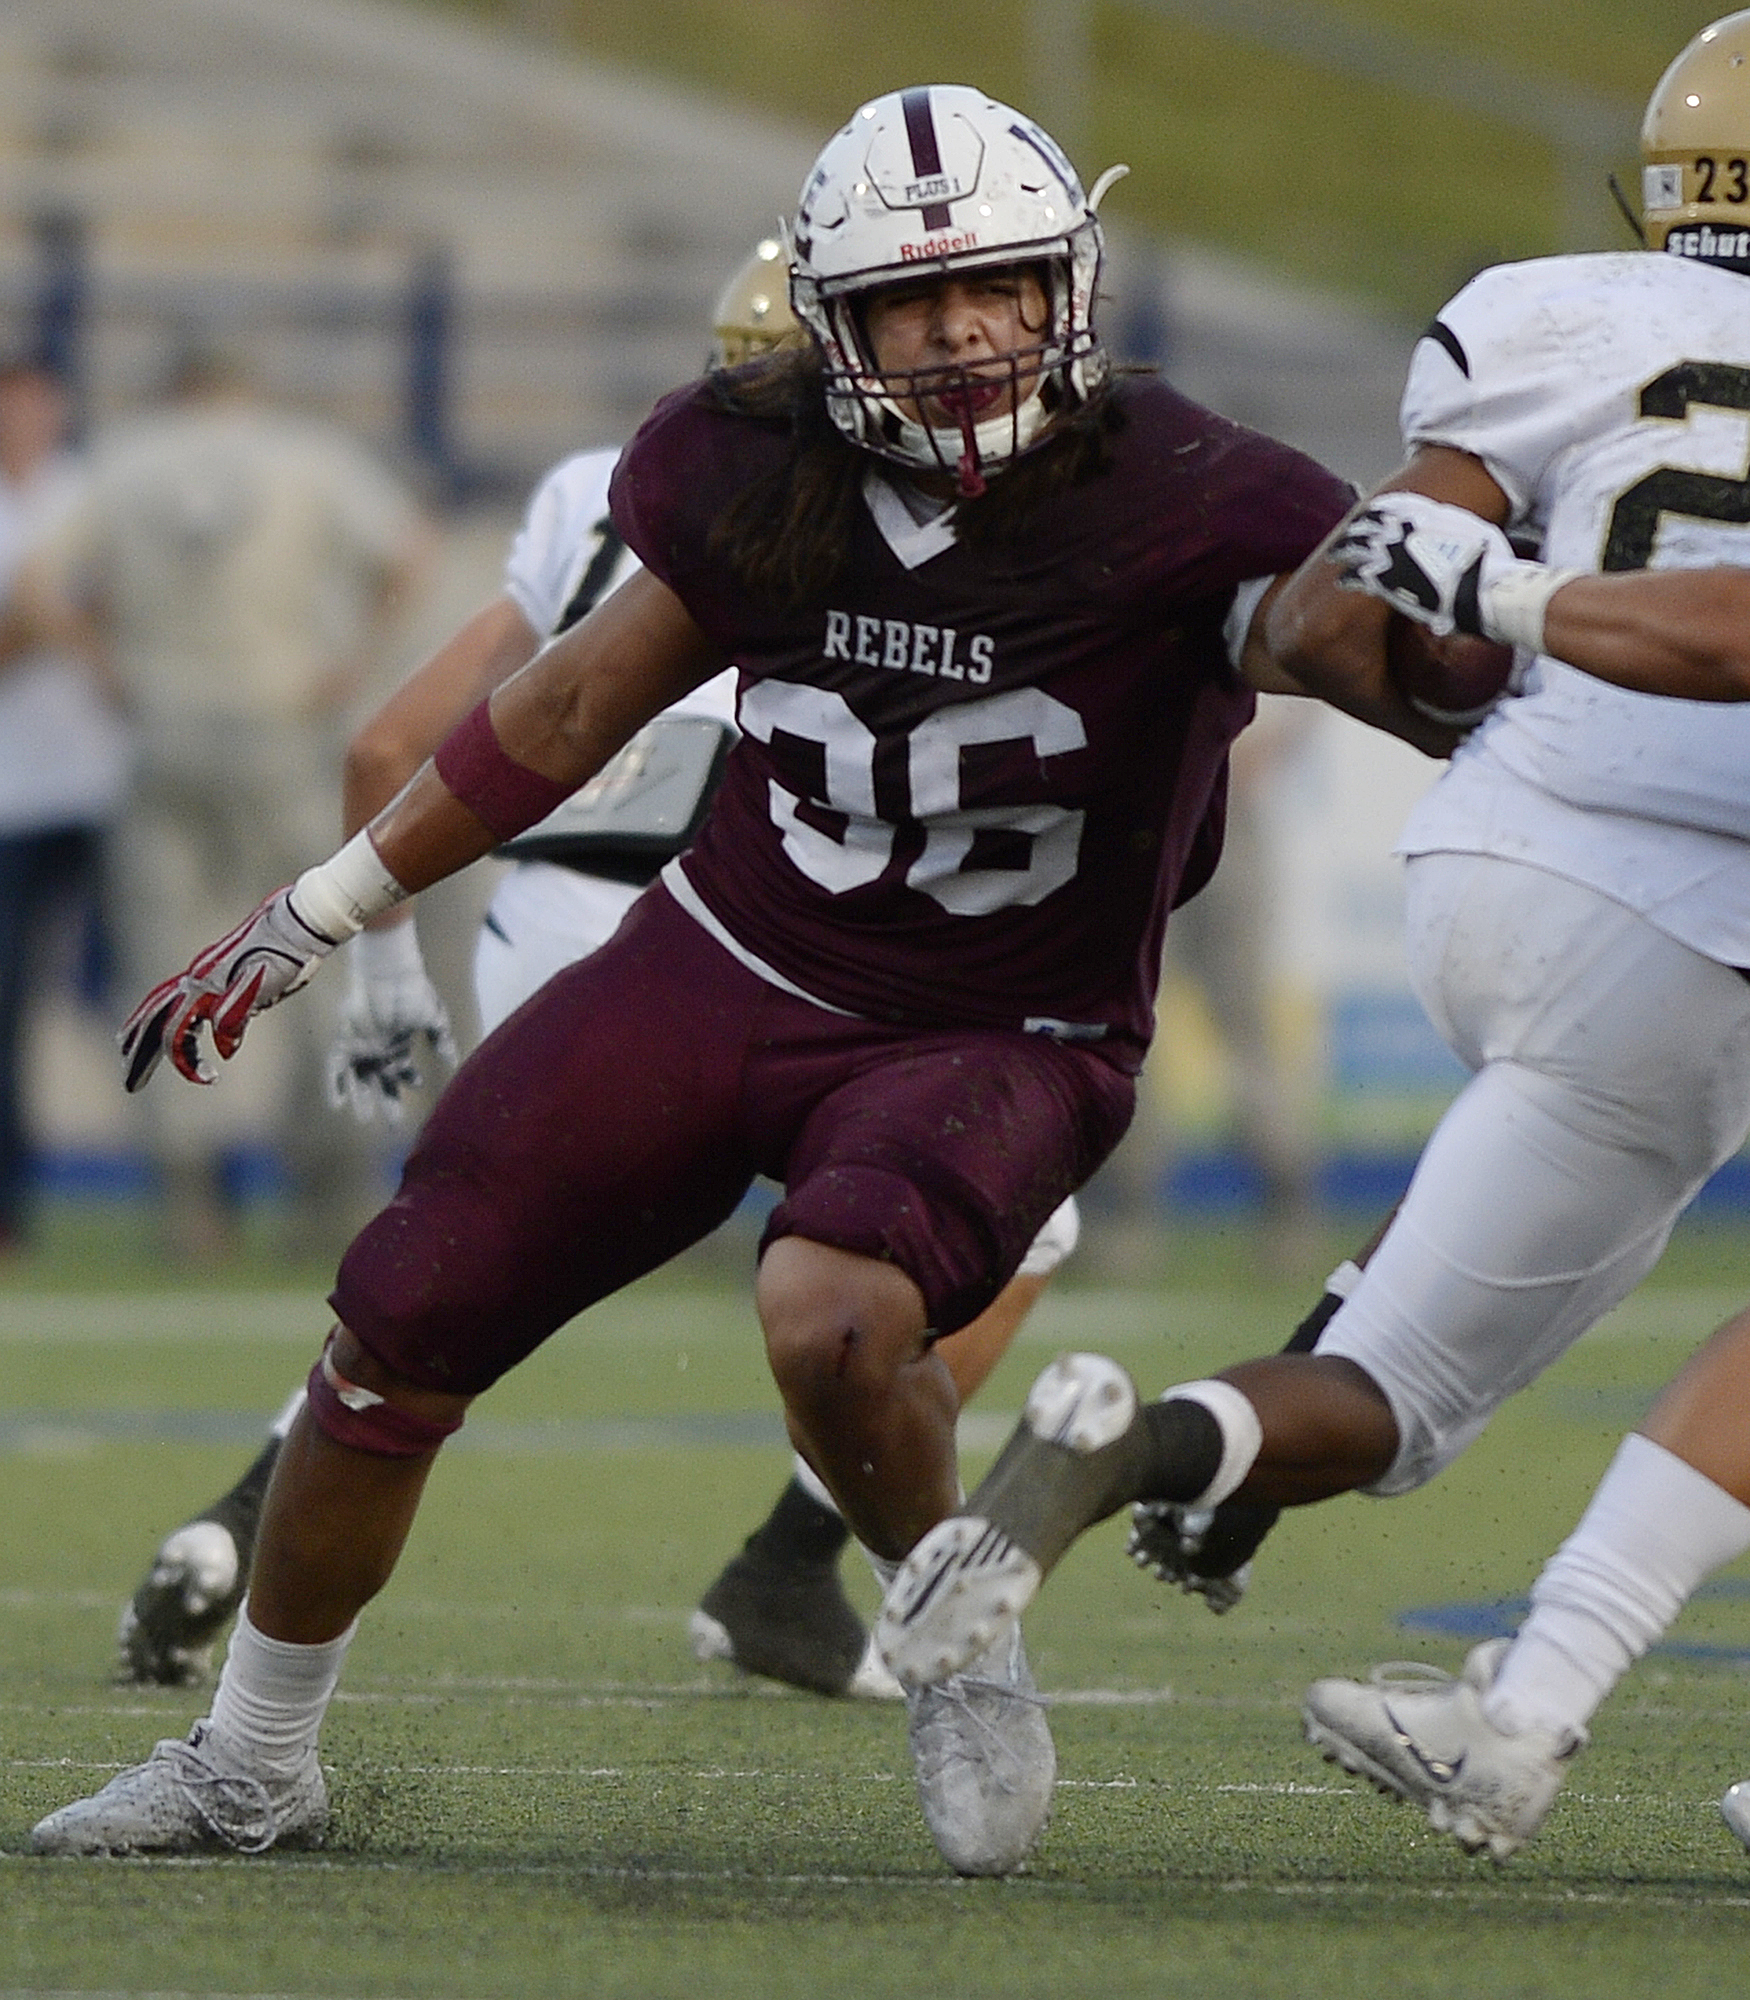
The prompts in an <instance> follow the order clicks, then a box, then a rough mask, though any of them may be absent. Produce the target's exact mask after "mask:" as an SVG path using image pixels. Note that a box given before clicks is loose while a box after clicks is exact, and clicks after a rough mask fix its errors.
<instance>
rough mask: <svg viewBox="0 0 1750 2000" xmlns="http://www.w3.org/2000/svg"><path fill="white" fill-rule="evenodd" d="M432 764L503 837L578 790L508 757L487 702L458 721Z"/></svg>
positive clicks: (520, 829) (478, 816)
mask: <svg viewBox="0 0 1750 2000" xmlns="http://www.w3.org/2000/svg"><path fill="white" fill-rule="evenodd" d="M433 762H434V763H435V764H436V765H437V774H438V776H439V777H440V778H442V779H443V781H444V783H445V784H446V785H447V786H448V787H449V788H450V790H451V791H452V792H454V793H455V795H456V797H457V798H458V799H460V800H461V802H462V804H463V805H465V806H466V807H467V808H468V810H469V811H470V812H471V813H472V814H473V815H474V817H475V818H476V819H478V820H479V821H481V823H482V824H483V825H485V826H487V827H488V828H490V829H491V831H492V833H493V834H494V835H495V836H496V837H497V838H498V839H499V840H510V839H513V838H514V837H515V836H516V835H517V834H519V833H524V832H526V831H527V830H528V829H529V828H530V827H531V826H533V825H535V824H536V822H537V821H539V820H543V819H545V818H546V817H547V815H548V814H549V813H550V812H552V811H553V810H554V809H555V808H556V807H558V806H562V805H563V804H564V803H565V801H566V800H567V799H568V798H570V796H571V794H572V793H573V792H574V791H575V790H576V789H577V787H576V786H575V785H565V784H561V783H560V782H559V781H558V780H557V779H555V778H543V777H542V776H541V774H540V772H539V771H531V770H530V769H529V767H528V765H527V764H519V763H518V762H517V761H516V759H515V758H514V757H511V756H509V755H507V754H506V751H505V748H504V745H503V744H502V743H500V742H499V740H498V732H497V731H496V730H495V729H494V728H493V726H492V714H491V711H490V709H489V707H488V705H487V703H486V702H482V703H481V704H480V706H479V707H478V708H476V709H474V710H472V711H471V712H470V713H469V714H468V715H466V716H465V717H464V718H463V719H462V720H461V721H460V722H458V723H457V724H456V726H455V728H454V729H452V730H451V731H450V733H449V735H448V736H446V737H445V738H444V740H443V741H442V742H441V743H440V744H439V745H438V749H437V756H436V757H435V758H434V759H433Z"/></svg>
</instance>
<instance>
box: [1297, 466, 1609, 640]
mask: <svg viewBox="0 0 1750 2000" xmlns="http://www.w3.org/2000/svg"><path fill="white" fill-rule="evenodd" d="M1330 554H1331V560H1332V561H1333V562H1335V563H1336V564H1337V565H1338V568H1339V571H1340V574H1339V576H1338V582H1339V583H1340V584H1341V585H1342V586H1343V588H1344V589H1346V590H1364V591H1366V593H1367V594H1368V596H1369V597H1377V598H1378V599H1380V601H1381V602H1382V603H1385V604H1389V605H1390V606H1391V608H1392V609H1393V610H1394V611H1401V612H1402V613H1403V614H1404V616H1405V617H1406V618H1413V619H1414V620H1415V622H1416V623H1417V624H1418V625H1425V626H1427V627H1428V629H1429V630H1430V631H1431V632H1435V633H1438V634H1439V635H1440V636H1441V637H1443V638H1444V637H1445V636H1446V634H1447V633H1449V632H1467V633H1469V634H1471V635H1472V636H1473V637H1476V638H1483V639H1495V640H1498V641H1500V642H1502V643H1504V644H1506V645H1510V646H1524V647H1526V648H1528V649H1529V650H1530V651H1532V652H1534V653H1541V652H1542V651H1543V616H1544V611H1545V608H1546V607H1547V605H1548V603H1549V600H1550V599H1551V598H1552V597H1553V596H1554V595H1555V594H1556V592H1557V591H1558V590H1560V589H1561V587H1562V585H1563V584H1565V583H1570V582H1572V581H1573V579H1574V578H1575V577H1576V576H1577V575H1578V574H1579V573H1580V572H1579V571H1577V570H1571V569H1550V568H1548V567H1547V566H1546V565H1545V564H1543V563H1536V562H1526V561H1524V560H1523V559H1522V558H1521V557H1519V556H1517V555H1515V554H1514V552H1513V545H1512V543H1511V542H1509V541H1508V539H1507V537H1506V536H1505V535H1504V534H1502V532H1501V530H1500V529H1499V528H1497V527H1496V526H1495V525H1494V524H1493V523H1492V522H1490V521H1485V520H1484V519H1483V518H1482V517H1481V515H1478V514H1473V513H1471V512H1470V510H1469V509H1468V508H1465V507H1453V506H1449V505H1448V504H1447V503H1446V502H1445V501H1444V500H1430V499H1428V498H1427V496H1426V495H1425V494H1421V493H1380V494H1377V495H1375V497H1374V498H1373V499H1372V500H1370V501H1369V502H1368V503H1367V505H1366V506H1365V507H1363V508H1362V509H1361V511H1360V513H1358V514H1357V515H1356V516H1355V517H1354V519H1353V520H1352V521H1350V522H1349V523H1348V525H1347V526H1346V527H1345V528H1344V529H1343V530H1342V531H1341V533H1340V534H1339V535H1338V536H1337V538H1336V540H1335V541H1334V542H1333V543H1332V544H1331V549H1330Z"/></svg>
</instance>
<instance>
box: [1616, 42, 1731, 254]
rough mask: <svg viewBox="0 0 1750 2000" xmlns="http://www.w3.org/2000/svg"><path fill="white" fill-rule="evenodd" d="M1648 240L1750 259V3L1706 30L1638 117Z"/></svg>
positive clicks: (1657, 246)
mask: <svg viewBox="0 0 1750 2000" xmlns="http://www.w3.org/2000/svg"><path fill="white" fill-rule="evenodd" d="M1641 158H1642V160H1643V161H1644V163H1645V164H1644V165H1643V166H1642V168H1641V209H1642V214H1643V218H1644V223H1645V228H1646V234H1647V247H1648V248H1649V249H1651V250H1666V249H1669V250H1672V251H1675V252H1676V253H1677V254H1678V255H1680V256H1685V257H1703V258H1708V259H1710V260H1713V261H1717V262H1729V263H1737V264H1741V265H1750V9H1746V10H1744V11H1743V12H1741V13H1737V14H1727V15H1726V16H1725V17H1724V18H1723V19H1721V20H1718V21H1716V22H1715V23H1714V24H1713V26H1712V27H1711V28H1703V29H1702V31H1701V33H1700V34H1699V35H1697V36H1696V38H1695V39H1694V41H1692V42H1691V43H1690V44H1689V46H1688V47H1687V48H1686V49H1684V50H1683V52H1682V54H1681V55H1679V56H1678V58H1677V60H1676V61H1675V62H1674V63H1673V64H1672V65H1671V67H1670V68H1669V69H1668V70H1667V71H1666V72H1665V74H1664V75H1663V76H1662V77H1661V78H1660V79H1659V84H1658V88H1657V89H1656V90H1655V91H1654V92H1653V95H1652V97H1651V98H1650V99H1649V100H1648V103H1647V115H1646V117H1645V118H1644V119H1642V121H1641Z"/></svg>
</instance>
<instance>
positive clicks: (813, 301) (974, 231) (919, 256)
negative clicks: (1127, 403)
mask: <svg viewBox="0 0 1750 2000" xmlns="http://www.w3.org/2000/svg"><path fill="white" fill-rule="evenodd" d="M1124 171H1125V169H1124V168H1122V167H1115V168H1112V169H1110V170H1109V171H1108V172H1107V173H1105V174H1103V175H1102V176H1101V178H1100V180H1099V182H1098V183H1097V184H1096V185H1095V188H1094V192H1093V195H1092V197H1091V198H1090V197H1089V196H1087V195H1086V194H1084V193H1083V192H1082V184H1081V182H1080V180H1079V179H1078V178H1077V177H1076V171H1075V169H1074V167H1072V166H1071V165H1070V163H1069V161H1068V160H1067V159H1066V158H1065V157H1064V155H1063V151H1062V149H1061V148H1060V147H1059V146H1058V144H1057V142H1056V141H1055V140H1054V139H1053V138H1052V137H1051V136H1050V134H1049V133H1047V132H1045V131H1043V130H1042V129H1041V128H1040V127H1039V126H1038V125H1036V124H1034V122H1033V120H1032V119H1031V118H1027V117H1024V116H1023V115H1022V114H1021V113H1020V112H1018V111H1013V110H1011V109H1010V108H1009V106H1008V105H1006V104H999V103H997V102H996V101H995V99H993V98H990V97H987V96H986V95H985V94H984V92H983V91H981V90H973V89H971V88H969V87H968V86H967V85H965V84H957V83H945V84H944V83H938V84H927V85H923V86H921V87H919V88H917V89H913V90H897V91H890V92H889V93H888V94H887V95H886V96H884V97H877V98H874V99H872V100H871V101H870V102H869V103H867V104H865V105H864V106H863V107H862V108H861V109H860V110H859V111H858V112H857V113H856V114H855V116H854V117H853V118H852V119H851V121H850V123H849V124H848V125H846V126H845V127H844V129H843V130H842V131H841V132H838V133H836V134H835V135H834V136H833V138H832V139H830V140H829V141H828V142H827V144H826V147H825V148H824V150H823V151H822V153H821V155H820V158H819V159H818V160H816V161H815V163H814V170H813V172H812V173H810V175H809V176H808V179H807V181H806V182H805V183H804V185H803V189H802V196H801V199H800V201H799V202H798V203H797V207H796V220H795V224H794V227H793V230H792V238H791V249H792V253H793V261H792V265H791V273H790V296H791V302H792V303H793V305H794V306H795V309H796V317H797V318H798V319H799V320H801V322H802V324H803V325H804V326H805V327H806V328H807V329H808V331H809V333H810V334H811V335H812V336H813V338H814V340H815V343H816V344H817V346H818V347H819V349H820V352H821V355H822V358H823V359H824V361H825V364H826V402H827V409H828V411H829V412H830V413H831V416H832V420H833V422H834V423H835V424H837V426H838V427H839V429H840V430H841V431H843V432H844V434H845V436H846V437H848V438H849V439H850V440H851V442H852V443H853V444H857V445H860V446H862V447H863V448H864V449H865V450H868V451H873V452H876V453H879V454H880V456H882V457H883V458H889V459H895V460H897V461H898V462H899V463H900V464H902V465H908V466H913V467H922V468H924V469H927V470H929V471H937V470H945V471H950V472H958V474H959V484H960V490H961V492H962V493H963V494H967V495H970V494H974V493H977V492H979V491H981V490H982V488H983V483H984V481H983V473H984V472H985V471H994V470H1000V469H1001V467H1002V466H1004V465H1006V464H1007V463H1008V462H1009V461H1010V460H1012V459H1014V458H1016V457H1018V456H1019V455H1020V454H1021V453H1022V452H1024V451H1026V450H1027V449H1028V448H1029V446H1031V445H1033V444H1035V443H1038V442H1039V441H1040V440H1041V438H1042V436H1043V434H1044V432H1045V428H1046V426H1047V424H1048V423H1049V421H1050V419H1051V418H1052V417H1053V416H1054V415H1056V414H1057V413H1058V412H1059V411H1061V410H1063V409H1065V408H1067V407H1071V406H1073V405H1074V404H1076V403H1080V402H1085V401H1086V400H1087V398H1088V397H1089V396H1090V395H1091V394H1092V393H1093V392H1094V390H1095V389H1096V388H1097V387H1098V386H1099V385H1100V383H1101V382H1103V381H1104V380H1105V377H1106V369H1107V362H1106V355H1105V352H1104V350H1103V349H1102V348H1101V346H1100V343H1099V339H1098V336H1097V335H1096V333H1095V331H1094V325H1093V313H1094V294H1095V288H1096V286H1097V285H1098V283H1099V276H1100V259H1101V253H1102V250H1103V238H1102V235H1101V231H1100V224H1099V220H1098V217H1097V216H1096V214H1095V208H1096V206H1097V204H1098V202H1099V199H1100V197H1101V195H1102V194H1104V193H1105V191H1106V189H1107V188H1108V187H1109V186H1110V185H1111V183H1112V182H1113V181H1114V180H1116V179H1117V178H1118V176H1119V175H1120V174H1122V173H1123V172H1124ZM1013 264H1028V265H1036V266H1038V267H1039V269H1040V271H1041V273H1042V275H1043V277H1044V279H1045V284H1046V290H1047V297H1048V303H1049V307H1050V320H1049V323H1048V325H1047V326H1046V328H1045V332H1044V338H1043V344H1042V345H1040V346H1038V347H1030V348H1027V349H1025V350H1022V351H1021V352H1020V353H1018V354H1016V355H1014V356H1013V357H1011V360H1010V370H1011V378H1012V379H1011V389H1012V392H1013V393H1012V396H1011V398H1010V399H1009V400H1010V402H1011V405H1012V407H1011V408H1010V409H1009V410H1008V411H1007V412H1005V413H1004V414H1002V415H1000V416H995V417H989V418H986V419H984V420H983V421H982V422H975V421H974V420H973V419H972V417H971V416H968V417H967V418H966V419H965V420H964V421H963V422H962V423H961V424H960V425H959V426H957V427H954V428H949V429H937V428H932V427H930V426H928V425H926V424H923V423H920V422H919V421H917V420H916V418H914V417H912V416H910V415H908V414H907V412H906V409H905V408H904V407H903V405H904V404H906V403H910V404H911V406H912V407H913V408H916V407H917V406H918V403H919V400H920V398H921V397H922V396H924V395H929V396H933V397H936V398H938V399H939V398H940V397H941V395H942V393H943V392H944V391H947V392H948V393H949V395H950V396H951V395H952V394H953V391H954V390H955V389H956V388H957V387H959V388H964V387H966V386H968V375H967V371H966V370H965V369H963V368H961V367H958V366H955V367H950V368H935V369H929V370H924V371H918V372H917V373H915V374H913V375H909V376H894V375H882V374H879V373H877V372H876V370H875V368H874V359H873V356H872V354H871V353H870V351H869V346H868V342H867V339H866V338H865V335H864V331H863V326H862V319H861V315H860V313H859V311H858V299H859V296H860V295H863V294H866V293H868V292H869V291H871V290H873V289H875V288H876V287H878V286H882V285H889V284H893V283H895V282H897V281H899V280H901V279H905V278H914V277H918V276H923V275H927V274H929V273H931V272H944V271H946V272H962V271H971V270H978V269H984V268H988V267H990V266H993V265H1013ZM980 373H981V379H982V381H983V382H984V383H986V384H988V382H989V380H990V373H989V369H988V367H986V368H985V369H983V370H981V371H980ZM968 407H969V408H970V407H971V404H970V401H969V403H968Z"/></svg>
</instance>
